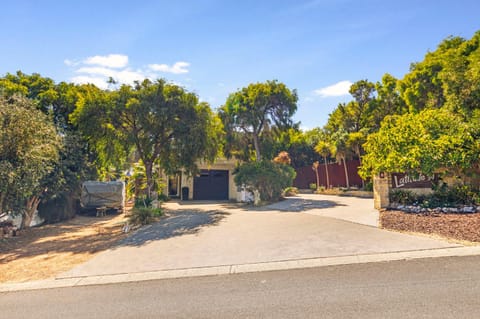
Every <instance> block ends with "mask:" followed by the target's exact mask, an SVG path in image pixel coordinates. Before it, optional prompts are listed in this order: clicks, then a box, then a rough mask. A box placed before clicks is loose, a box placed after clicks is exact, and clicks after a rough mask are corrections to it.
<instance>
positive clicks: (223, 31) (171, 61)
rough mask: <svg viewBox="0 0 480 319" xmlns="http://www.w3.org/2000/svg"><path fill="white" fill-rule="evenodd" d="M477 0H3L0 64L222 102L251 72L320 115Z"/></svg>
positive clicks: (469, 26) (453, 31) (306, 123)
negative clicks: (156, 82) (166, 86)
mask: <svg viewBox="0 0 480 319" xmlns="http://www.w3.org/2000/svg"><path fill="white" fill-rule="evenodd" d="M479 12H480V1H478V0H471V1H470V0H457V1H446V0H436V1H434V0H422V1H421V0H416V1H414V0H403V1H387V0H384V1H377V0H364V1H359V0H338V1H332V0H330V1H327V0H306V1H301V0H299V1H281V0H276V1H270V0H268V1H261V0H257V1H250V0H245V1H229V0H225V1H220V0H205V1H202V0H197V1H194V0H192V1H181V0H177V1H171V0H170V1H141V0H139V1H137V2H134V1H99V0H97V1H87V0H84V1H48V0H44V1H22V0H17V1H2V3H1V10H0V39H1V46H0V48H1V50H0V75H4V74H6V73H7V72H10V73H13V72H15V71H17V70H22V71H23V72H25V73H33V72H37V73H40V74H41V75H43V76H47V77H51V78H52V79H54V80H55V81H56V82H60V81H73V82H78V83H82V82H93V83H95V84H97V85H99V86H104V85H106V84H105V80H106V79H107V78H108V76H112V77H114V78H115V79H116V80H117V81H120V82H125V83H129V82H131V81H133V80H136V79H141V78H145V77H149V78H158V77H161V78H165V79H167V80H169V81H172V82H175V83H178V84H180V85H182V86H184V87H185V88H186V89H188V90H189V91H192V92H195V93H197V94H198V95H199V97H200V98H201V99H202V100H204V101H207V102H209V103H210V105H211V106H212V108H217V107H219V106H221V105H222V104H223V103H224V102H225V99H226V98H227V96H228V94H229V93H232V92H235V91H236V90H237V89H239V88H242V87H244V86H247V85H248V84H249V83H252V82H263V81H265V80H270V79H278V80H279V81H281V82H284V83H285V84H286V85H287V86H288V87H290V88H291V89H296V90H297V92H298V95H299V103H298V111H297V114H296V115H295V119H296V120H297V121H301V123H302V127H303V128H313V127H316V126H323V125H324V124H325V123H326V120H327V118H328V114H329V113H330V112H331V111H332V110H333V109H334V108H335V107H336V105H337V104H338V103H339V102H342V101H348V100H350V99H351V97H350V96H349V95H348V94H346V91H348V84H349V83H351V82H355V81H357V80H360V79H368V80H370V81H373V82H376V81H379V80H380V79H381V77H382V75H383V74H384V73H386V72H388V73H390V74H392V75H394V76H396V77H397V78H402V77H403V75H404V74H405V73H406V72H408V69H409V66H410V63H412V62H415V61H420V60H422V59H423V56H424V55H425V53H426V52H427V51H428V50H431V51H433V50H435V48H436V46H437V45H438V43H439V42H440V41H441V40H443V39H444V38H446V37H447V36H449V35H455V36H457V35H458V36H462V37H465V38H470V37H471V36H472V35H473V34H474V32H475V31H477V30H480V15H479Z"/></svg>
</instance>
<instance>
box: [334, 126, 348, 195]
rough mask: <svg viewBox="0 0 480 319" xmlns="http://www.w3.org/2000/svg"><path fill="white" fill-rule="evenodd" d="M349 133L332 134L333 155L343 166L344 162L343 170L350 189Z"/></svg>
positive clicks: (341, 131)
mask: <svg viewBox="0 0 480 319" xmlns="http://www.w3.org/2000/svg"><path fill="white" fill-rule="evenodd" d="M347 138H348V133H347V132H346V131H344V130H339V131H337V132H335V133H334V134H332V144H333V147H332V155H333V156H335V158H336V159H337V161H338V162H339V163H340V164H341V163H342V161H343V168H344V170H345V183H346V186H347V188H350V181H349V178H348V168H347V155H348V150H349V148H348V146H347Z"/></svg>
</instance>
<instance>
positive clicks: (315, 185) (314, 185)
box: [308, 183, 317, 191]
mask: <svg viewBox="0 0 480 319" xmlns="http://www.w3.org/2000/svg"><path fill="white" fill-rule="evenodd" d="M308 187H309V188H310V189H311V190H312V191H314V190H316V189H317V184H316V183H310V184H308Z"/></svg>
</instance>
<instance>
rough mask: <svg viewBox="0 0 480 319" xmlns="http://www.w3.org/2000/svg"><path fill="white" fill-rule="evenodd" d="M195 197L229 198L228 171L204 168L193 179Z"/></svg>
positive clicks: (199, 198) (204, 198)
mask: <svg viewBox="0 0 480 319" xmlns="http://www.w3.org/2000/svg"><path fill="white" fill-rule="evenodd" d="M193 199H197V200H227V199H228V171H222V170H203V169H202V170H201V171H200V175H199V176H195V178H194V179H193Z"/></svg>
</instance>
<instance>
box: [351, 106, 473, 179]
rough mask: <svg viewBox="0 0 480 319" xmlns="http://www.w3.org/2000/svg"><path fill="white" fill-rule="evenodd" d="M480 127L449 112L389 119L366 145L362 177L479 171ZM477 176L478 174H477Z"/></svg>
mask: <svg viewBox="0 0 480 319" xmlns="http://www.w3.org/2000/svg"><path fill="white" fill-rule="evenodd" d="M478 137H480V129H479V127H478V123H475V124H473V123H467V122H464V121H463V120H462V117H461V116H459V115H457V114H454V113H452V112H451V111H449V110H447V109H440V110H424V111H422V112H420V113H418V114H404V115H395V116H389V117H387V118H386V119H385V121H384V122H383V123H382V127H381V128H380V130H379V131H378V132H377V133H374V134H371V135H370V136H369V137H368V140H367V142H366V144H365V150H366V152H367V153H366V155H365V156H364V158H363V159H364V160H363V165H362V169H361V171H360V173H361V175H362V176H364V177H367V176H372V175H374V174H378V173H380V172H387V173H392V172H410V173H422V174H426V175H430V174H432V173H434V172H438V171H440V170H441V171H450V173H453V174H462V173H465V172H468V171H471V170H472V168H473V169H474V170H477V171H478V166H479V162H480V143H479V142H478ZM477 173H478V172H477Z"/></svg>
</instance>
